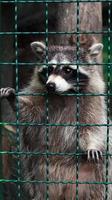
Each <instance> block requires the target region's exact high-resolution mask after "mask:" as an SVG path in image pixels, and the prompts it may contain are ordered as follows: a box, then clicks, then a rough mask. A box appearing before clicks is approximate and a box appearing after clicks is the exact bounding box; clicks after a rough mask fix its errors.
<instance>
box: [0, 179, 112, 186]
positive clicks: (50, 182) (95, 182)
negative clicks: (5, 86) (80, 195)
mask: <svg viewBox="0 0 112 200" xmlns="http://www.w3.org/2000/svg"><path fill="white" fill-rule="evenodd" d="M0 183H21V184H24V183H36V184H37V183H38V184H42V183H43V184H97V185H99V184H100V185H102V184H103V185H109V184H112V182H98V181H72V180H59V181H55V180H52V181H50V180H49V181H46V180H20V179H19V180H17V179H0Z"/></svg>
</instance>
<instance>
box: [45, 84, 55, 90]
mask: <svg viewBox="0 0 112 200" xmlns="http://www.w3.org/2000/svg"><path fill="white" fill-rule="evenodd" d="M46 87H47V90H48V92H55V91H56V85H55V83H52V82H49V83H47V84H46Z"/></svg>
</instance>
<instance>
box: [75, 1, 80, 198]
mask: <svg viewBox="0 0 112 200" xmlns="http://www.w3.org/2000/svg"><path fill="white" fill-rule="evenodd" d="M79 6H80V4H79V1H77V20H76V21H77V23H76V31H77V37H76V38H77V45H76V52H77V55H76V59H77V60H76V63H77V94H79V47H80V41H79V30H80V25H79ZM79 103H80V97H79V96H77V97H76V125H77V126H76V153H78V152H79V107H80V105H79ZM78 179H79V156H76V200H78V199H79V185H78Z"/></svg>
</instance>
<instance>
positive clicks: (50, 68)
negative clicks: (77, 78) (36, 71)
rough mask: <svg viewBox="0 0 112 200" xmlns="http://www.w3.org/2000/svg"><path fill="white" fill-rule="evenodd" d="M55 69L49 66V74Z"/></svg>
mask: <svg viewBox="0 0 112 200" xmlns="http://www.w3.org/2000/svg"><path fill="white" fill-rule="evenodd" d="M53 69H54V68H53V67H52V66H49V67H48V73H49V74H50V73H52V71H53Z"/></svg>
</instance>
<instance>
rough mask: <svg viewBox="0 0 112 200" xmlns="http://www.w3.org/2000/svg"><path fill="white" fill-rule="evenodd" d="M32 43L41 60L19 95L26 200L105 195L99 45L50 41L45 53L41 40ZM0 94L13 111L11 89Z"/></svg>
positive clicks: (97, 198)
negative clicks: (60, 44) (86, 45)
mask: <svg viewBox="0 0 112 200" xmlns="http://www.w3.org/2000/svg"><path fill="white" fill-rule="evenodd" d="M31 48H32V50H33V52H34V53H35V54H36V56H37V59H38V61H39V62H40V65H39V66H37V67H35V70H34V74H33V77H32V80H31V82H30V84H29V85H28V86H27V87H26V88H25V89H23V90H22V91H21V92H20V93H19V96H18V104H19V113H18V120H19V122H20V123H21V124H22V126H19V131H20V150H21V151H22V152H25V153H24V154H22V155H21V165H22V174H23V176H22V180H23V181H29V182H27V183H24V190H25V191H26V193H27V195H28V197H27V199H31V200H44V199H45V198H49V199H51V200H68V199H72V200H75V199H76V197H77V195H78V199H79V200H85V199H86V200H90V199H92V200H104V199H105V191H106V190H105V186H104V185H103V184H100V183H102V182H103V181H105V173H104V158H103V156H102V155H103V153H104V152H105V150H106V144H105V143H106V127H105V126H100V125H101V124H106V106H105V99H104V96H102V95H98V94H101V93H104V91H105V83H104V81H103V79H102V77H101V76H100V74H99V72H98V66H97V65H96V62H97V61H98V56H99V55H100V54H101V52H102V49H103V45H102V44H101V43H94V44H92V45H91V47H89V48H88V49H86V48H83V47H80V48H79V51H78V52H77V48H76V47H75V46H49V47H48V51H47V52H46V46H45V44H44V43H43V42H38V41H35V42H33V43H31ZM46 55H47V56H46ZM46 58H47V60H46ZM77 59H78V61H79V63H77ZM46 62H47V65H46ZM23 93H25V96H24V95H23ZM40 93H41V95H40ZM32 94H33V95H32ZM34 94H35V95H34ZM46 94H47V97H46ZM93 94H94V95H93ZM0 95H1V98H3V97H6V98H7V99H8V101H9V103H10V104H11V106H12V108H13V110H14V112H15V110H16V106H15V104H16V93H15V90H14V89H12V88H1V90H0ZM24 123H27V124H28V123H29V125H24ZM95 124H96V125H95ZM6 128H7V127H6ZM8 128H9V127H8ZM11 129H12V130H13V131H15V128H14V127H12V126H11ZM78 155H79V156H78ZM77 174H78V175H77ZM35 181H37V182H38V183H35ZM47 181H48V182H47ZM77 181H78V182H77ZM94 182H99V184H94ZM49 183H50V184H49ZM88 183H90V184H88ZM92 183H93V184H92ZM109 200H111V197H110V196H109Z"/></svg>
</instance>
